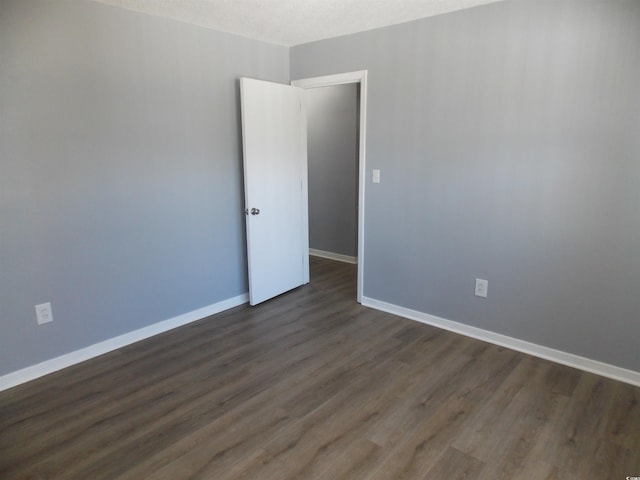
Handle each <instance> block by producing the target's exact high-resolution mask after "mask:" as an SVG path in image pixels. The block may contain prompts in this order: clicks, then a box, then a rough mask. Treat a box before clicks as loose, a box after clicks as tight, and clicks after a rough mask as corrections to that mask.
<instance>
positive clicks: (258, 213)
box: [251, 208, 260, 215]
mask: <svg viewBox="0 0 640 480" xmlns="http://www.w3.org/2000/svg"><path fill="white" fill-rule="evenodd" d="M251 215H260V209H259V208H252V209H251Z"/></svg>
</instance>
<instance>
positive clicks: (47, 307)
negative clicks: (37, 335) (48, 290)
mask: <svg viewBox="0 0 640 480" xmlns="http://www.w3.org/2000/svg"><path fill="white" fill-rule="evenodd" d="M36 319H37V320H38V325H42V324H44V323H49V322H53V313H52V311H51V303H50V302H47V303H41V304H40V305H36Z"/></svg>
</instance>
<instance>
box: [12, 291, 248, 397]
mask: <svg viewBox="0 0 640 480" xmlns="http://www.w3.org/2000/svg"><path fill="white" fill-rule="evenodd" d="M248 301H249V294H248V293H244V294H242V295H238V296H237V297H233V298H228V299H227V300H222V301H221V302H217V303H214V304H212V305H208V306H206V307H203V308H199V309H197V310H193V311H191V312H188V313H184V314H182V315H178V316H177V317H173V318H170V319H168V320H164V321H161V322H158V323H154V324H153V325H149V326H148V327H143V328H141V329H139V330H134V331H133V332H129V333H125V334H123V335H119V336H117V337H114V338H110V339H108V340H105V341H103V342H99V343H95V344H93V345H90V346H88V347H85V348H81V349H80V350H76V351H73V352H70V353H66V354H64V355H61V356H59V357H56V358H52V359H50V360H45V361H44V362H42V363H38V364H36V365H32V366H30V367H26V368H23V369H21V370H17V371H15V372H11V373H8V374H6V375H3V376H1V377H0V391H2V390H6V389H8V388H11V387H15V386H16V385H20V384H22V383H26V382H29V381H31V380H35V379H36V378H39V377H42V376H44V375H47V374H49V373H53V372H55V371H58V370H62V369H63V368H66V367H70V366H71V365H75V364H76V363H80V362H84V361H85V360H89V359H90V358H93V357H97V356H99V355H103V354H105V353H108V352H111V351H113V350H117V349H118V348H122V347H125V346H127V345H130V344H132V343H135V342H139V341H140V340H144V339H146V338H149V337H153V336H154V335H158V334H159V333H164V332H166V331H168V330H172V329H174V328H177V327H181V326H183V325H186V324H188V323H191V322H195V321H196V320H200V319H202V318H205V317H208V316H209V315H215V314H216V313H220V312H222V311H224V310H228V309H230V308H233V307H237V306H238V305H242V304H244V303H247V302H248Z"/></svg>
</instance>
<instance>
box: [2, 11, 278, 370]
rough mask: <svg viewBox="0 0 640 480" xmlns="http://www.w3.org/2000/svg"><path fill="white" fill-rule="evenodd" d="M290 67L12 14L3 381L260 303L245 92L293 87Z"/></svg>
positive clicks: (100, 17)
mask: <svg viewBox="0 0 640 480" xmlns="http://www.w3.org/2000/svg"><path fill="white" fill-rule="evenodd" d="M288 55H289V53H288V49H286V48H284V47H277V46H273V45H268V44H264V43H260V42H257V41H252V40H248V39H245V38H241V37H237V36H233V35H228V34H224V33H217V32H213V31H210V30H206V29H202V28H198V27H194V26H190V25H187V24H182V23H179V22H175V21H171V20H165V19H162V18H157V17H153V16H148V15H143V14H138V13H134V12H130V11H126V10H121V9H118V8H113V7H109V6H105V5H101V4H97V3H93V2H77V1H66V0H56V1H44V0H14V1H7V0H0V374H5V373H8V372H11V371H14V370H17V369H20V368H22V367H26V366H29V365H32V364H35V363H37V362H40V361H43V360H46V359H49V358H52V357H55V356H58V355H60V354H63V353H67V352H70V351H73V350H76V349H79V348H82V347H85V346H87V345H90V344H93V343H96V342H99V341H102V340H105V339H108V338H111V337H114V336H116V335H119V334H123V333H126V332H129V331H132V330H135V329H138V328H141V327H144V326H146V325H149V324H152V323H155V322H158V321H161V320H165V319H168V318H171V317H173V316H176V315H180V314H183V313H186V312H189V311H191V310H194V309H197V308H200V307H204V306H207V305H210V304H213V303H215V302H218V301H220V300H223V299H227V298H230V297H234V296H236V295H239V294H241V293H244V292H246V291H247V282H246V263H245V238H244V220H243V217H242V216H241V215H240V212H241V209H242V205H243V193H242V180H241V172H242V163H241V139H240V126H239V125H240V120H239V94H238V91H239V87H238V81H237V78H238V77H240V76H250V77H258V78H263V79H268V80H273V81H279V82H287V81H288V79H289V70H288V65H289V56H288ZM47 301H51V302H52V306H53V317H54V322H53V323H50V324H47V325H43V326H40V327H39V326H37V325H36V320H35V310H34V305H35V304H38V303H41V302H47Z"/></svg>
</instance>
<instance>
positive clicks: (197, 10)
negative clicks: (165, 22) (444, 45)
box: [94, 0, 504, 47]
mask: <svg viewBox="0 0 640 480" xmlns="http://www.w3.org/2000/svg"><path fill="white" fill-rule="evenodd" d="M94 1H97V2H100V3H106V4H109V5H114V6H118V7H122V8H126V9H128V10H134V11H137V12H143V13H147V14H151V15H157V16H161V17H167V18H172V19H174V20H179V21H181V22H186V23H190V24H194V25H199V26H201V27H206V28H211V29H214V30H219V31H222V32H227V33H234V34H237V35H241V36H243V37H249V38H252V39H255V40H261V41H263V42H268V43H273V44H277V45H284V46H288V47H291V46H294V45H300V44H304V43H309V42H314V41H317V40H324V39H327V38H333V37H339V36H342V35H349V34H352V33H357V32H363V31H367V30H372V29H375V28H380V27H386V26H389V25H396V24H399V23H404V22H409V21H412V20H418V19H420V18H425V17H431V16H434V15H440V14H443V13H448V12H453V11H456V10H462V9H465V8H470V7H475V6H479V5H485V4H488V3H494V2H498V1H504V0H410V1H407V0H268V1H265V0H242V1H237V0H184V1H180V2H177V1H175V0H94Z"/></svg>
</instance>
